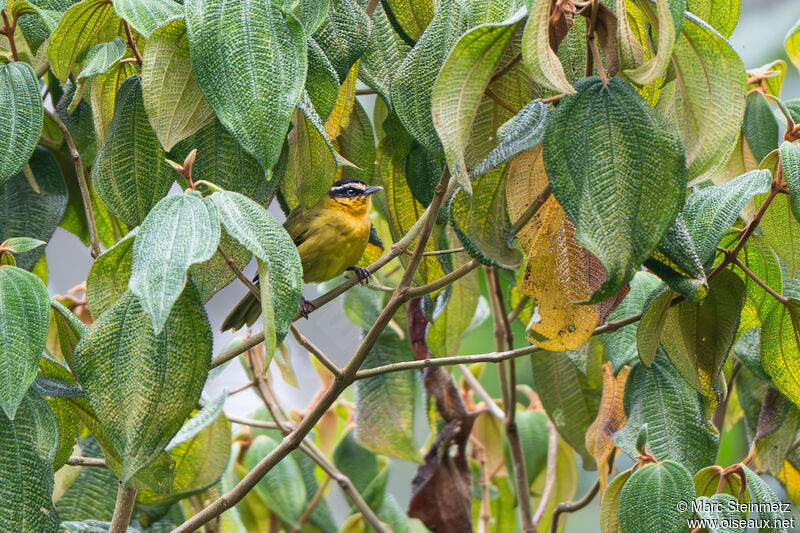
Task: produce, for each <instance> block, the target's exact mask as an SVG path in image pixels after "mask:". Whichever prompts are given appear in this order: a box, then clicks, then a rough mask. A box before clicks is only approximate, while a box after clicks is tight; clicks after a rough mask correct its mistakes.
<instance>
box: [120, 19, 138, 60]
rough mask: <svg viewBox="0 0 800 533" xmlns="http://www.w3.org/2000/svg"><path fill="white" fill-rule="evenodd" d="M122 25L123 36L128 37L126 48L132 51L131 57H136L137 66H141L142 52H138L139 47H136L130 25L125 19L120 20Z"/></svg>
mask: <svg viewBox="0 0 800 533" xmlns="http://www.w3.org/2000/svg"><path fill="white" fill-rule="evenodd" d="M122 26H123V27H124V28H125V37H127V39H128V48H130V49H131V52H133V57H135V58H136V62H137V63H138V64H139V66H140V67H141V66H142V54H140V53H139V48H137V47H136V40H135V39H134V38H133V32H131V27H130V25H129V24H128V22H127V21H125V20H123V21H122Z"/></svg>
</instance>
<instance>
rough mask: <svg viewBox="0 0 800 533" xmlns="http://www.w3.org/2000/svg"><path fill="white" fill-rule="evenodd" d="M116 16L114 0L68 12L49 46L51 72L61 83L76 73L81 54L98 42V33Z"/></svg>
mask: <svg viewBox="0 0 800 533" xmlns="http://www.w3.org/2000/svg"><path fill="white" fill-rule="evenodd" d="M113 16H114V6H113V4H112V3H111V1H110V0H83V1H82V2H78V3H77V4H74V5H73V6H72V7H70V8H69V9H68V10H67V11H66V13H64V16H63V17H62V18H61V21H60V22H59V24H58V27H57V28H56V29H55V30H54V31H53V33H52V34H51V35H50V45H49V46H48V47H47V59H48V61H50V69H51V70H52V71H53V74H55V76H56V78H58V79H59V80H60V81H61V83H64V82H66V81H67V78H68V77H69V75H70V73H71V72H73V71H74V68H75V65H76V64H77V62H78V57H79V56H80V54H81V52H83V51H84V50H86V49H87V48H90V47H91V46H93V45H95V44H97V43H98V33H100V30H101V29H103V27H104V26H105V25H106V23H107V22H108V21H109V19H110V18H111V17H113Z"/></svg>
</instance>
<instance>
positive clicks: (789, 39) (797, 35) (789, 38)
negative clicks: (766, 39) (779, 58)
mask: <svg viewBox="0 0 800 533" xmlns="http://www.w3.org/2000/svg"><path fill="white" fill-rule="evenodd" d="M784 46H785V47H786V53H787V54H789V59H791V60H792V63H794V66H795V67H797V68H800V20H799V21H797V22H796V23H795V25H794V26H792V29H790V30H789V33H787V34H786V39H785V41H784Z"/></svg>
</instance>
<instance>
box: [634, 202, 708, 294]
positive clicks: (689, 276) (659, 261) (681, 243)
mask: <svg viewBox="0 0 800 533" xmlns="http://www.w3.org/2000/svg"><path fill="white" fill-rule="evenodd" d="M644 266H646V267H647V268H648V269H650V270H651V271H652V272H653V273H654V274H656V275H658V276H659V277H661V279H663V280H664V283H666V284H667V285H668V286H669V288H670V289H672V290H674V291H675V292H677V293H678V294H680V295H681V296H683V297H684V298H686V299H687V300H689V301H691V302H698V301H700V300H702V299H703V298H704V297H705V295H706V293H707V292H708V283H707V281H706V273H705V270H704V269H703V263H701V262H700V258H699V257H698V254H697V251H696V250H695V247H694V242H693V241H692V238H691V236H690V235H689V230H688V229H687V228H686V221H685V220H684V218H683V215H682V214H681V213H678V216H677V217H676V218H675V223H674V224H672V226H670V227H669V229H668V230H667V233H666V234H665V235H664V237H663V238H662V239H661V241H659V243H658V246H657V247H656V249H655V252H653V255H652V256H651V257H649V258H648V259H647V260H646V261H645V262H644Z"/></svg>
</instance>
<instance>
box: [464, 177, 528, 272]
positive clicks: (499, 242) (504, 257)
mask: <svg viewBox="0 0 800 533" xmlns="http://www.w3.org/2000/svg"><path fill="white" fill-rule="evenodd" d="M507 180H508V166H504V167H503V168H499V169H495V170H493V171H492V172H490V173H489V174H485V175H483V176H481V177H479V178H476V179H475V184H474V187H473V190H472V196H471V197H470V196H468V194H467V192H466V191H460V192H459V193H457V194H456V196H455V198H454V199H453V203H452V204H451V206H450V220H451V222H452V223H453V229H455V231H456V234H457V235H458V239H459V240H460V241H461V243H462V244H463V245H464V248H465V249H466V250H467V252H468V253H469V254H470V255H471V256H472V257H475V258H476V259H478V260H479V261H480V262H481V263H483V264H485V265H489V266H499V267H501V268H505V269H509V270H513V269H515V268H517V267H518V266H519V265H520V264H521V263H522V253H521V252H520V251H519V250H518V249H517V248H515V247H514V246H513V244H512V241H513V238H514V228H513V226H512V225H511V220H510V219H509V217H508V212H507V210H506V182H507Z"/></svg>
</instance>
